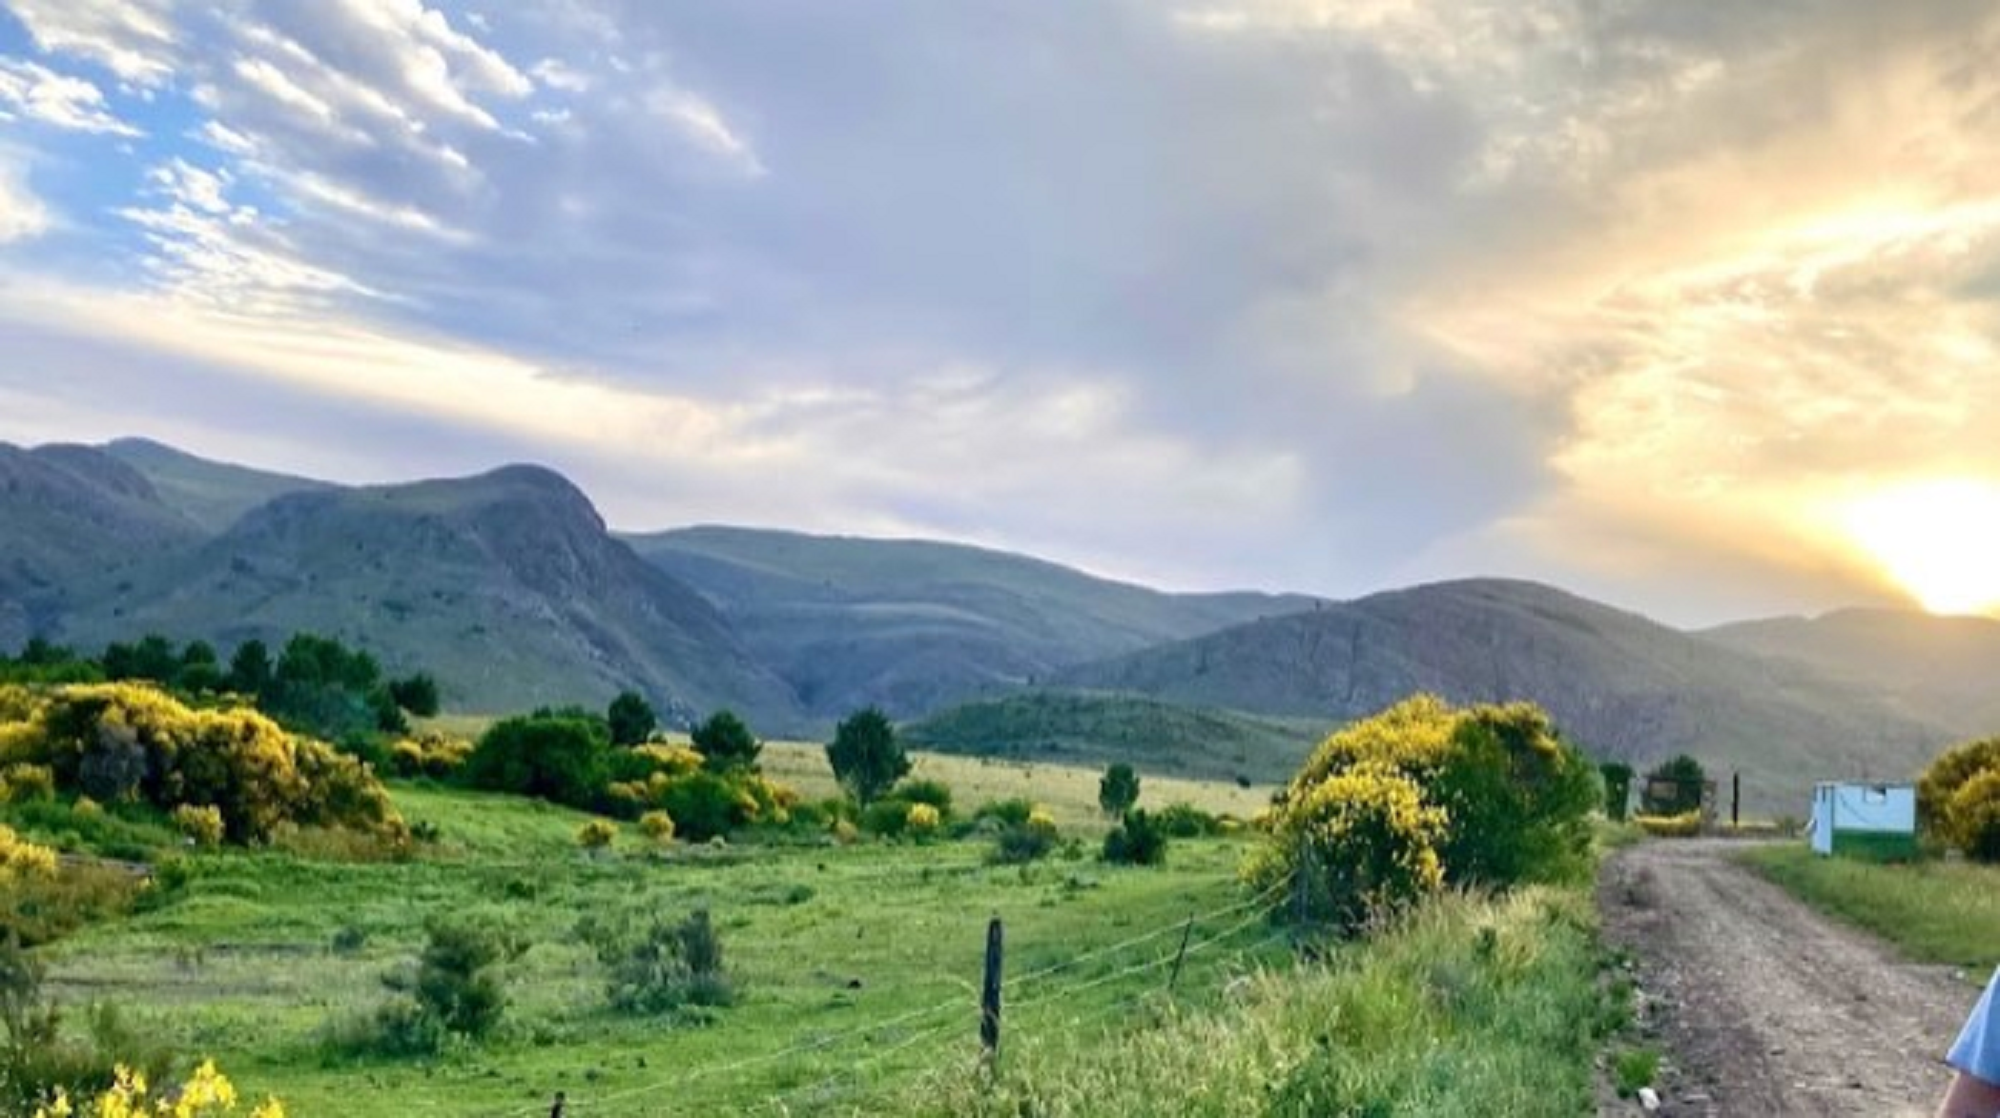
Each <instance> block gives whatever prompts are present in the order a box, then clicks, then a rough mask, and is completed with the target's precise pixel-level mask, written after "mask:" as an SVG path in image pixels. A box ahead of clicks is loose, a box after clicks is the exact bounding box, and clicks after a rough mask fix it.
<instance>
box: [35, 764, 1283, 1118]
mask: <svg viewBox="0 0 2000 1118" xmlns="http://www.w3.org/2000/svg"><path fill="white" fill-rule="evenodd" d="M785 756H786V753H785V751H783V750H780V751H777V752H776V753H775V754H774V755H772V756H771V759H772V761H773V762H779V761H781V759H783V758H784V757H785ZM773 767H774V768H781V767H782V766H780V765H777V764H774V766H773ZM969 768H970V769H972V770H981V767H980V766H977V765H976V764H973V765H970V766H969ZM986 775H987V777H988V779H990V780H991V781H993V782H994V783H993V785H992V787H994V788H995V789H996V790H997V789H1000V788H1003V787H1005V786H1006V785H1007V782H1008V780H1009V779H1021V778H1018V777H1016V778H1003V777H1000V776H999V775H997V774H993V773H987V774H986ZM1053 775H1054V774H1053V773H1052V772H1051V771H1050V770H1049V769H1048V768H1047V767H1041V768H1038V769H1037V771H1036V774H1035V778H1034V787H1035V788H1037V789H1048V788H1051V787H1057V786H1066V785H1067V784H1070V783H1079V782H1081V781H1082V779H1083V777H1082V776H1081V775H1079V776H1074V777H1071V778H1068V779H1066V780H1058V781H1052V780H1051V779H1050V778H1051V777H1052V776H1053ZM394 791H395V798H396V800H397V803H398V806H399V807H400V809H401V810H402V811H403V812H404V814H405V815H406V816H407V817H408V818H410V819H411V820H412V821H424V822H429V823H433V824H435V825H437V826H438V827H439V828H440V830H441V833H442V841H441V844H440V846H439V848H438V851H437V853H436V855H435V856H434V857H430V858H426V859H424V860H421V861H417V862H412V863H406V864H348V863H334V862H323V861H306V860H300V859H298V858H295V857H292V856H289V855H284V854H277V853H241V852H236V853H219V854H213V855H202V856H197V857H194V858H192V859H191V860H190V862H189V865H190V866H191V868H192V870H193V877H192V880H191V881H190V882H189V884H188V885H187V886H186V887H185V888H184V890H183V891H182V892H181V894H180V895H179V896H178V898H177V899H176V900H174V901H173V902H172V903H170V904H167V905H165V906H164V907H161V908H159V909H157V910H155V911H150V912H145V913H141V914H138V915H135V916H133V917H131V918H129V919H125V920H122V921H119V922H117V923H114V924H110V925H103V926H99V927H96V928H92V929H89V930H86V931H84V932H82V933H79V934H77V935H75V936H73V937H71V938H68V939H65V940H63V941H61V942H59V943H58V944H56V945H54V946H52V947H51V948H49V949H47V950H46V951H45V957H46V958H47V959H48V961H49V962H50V964H51V978H52V980H53V988H54V989H55V990H56V992H57V993H58V995H59V996H60V997H62V998H63V999H64V1000H65V1001H68V1002H71V1003H77V1002H83V1001H89V1000H100V999H101V1000H110V1001H114V1002H116V1003H117V1004H119V1005H121V1006H124V1007H128V1008H131V1009H134V1010H135V1011H136V1012H137V1014H138V1016H139V1017H140V1018H141V1019H142V1020H144V1021H145V1022H146V1026H145V1027H146V1029H147V1031H148V1032H149V1033H152V1034H154V1035H157V1036H161V1037H163V1038H165V1039H168V1040H170V1041H171V1042H172V1043H173V1045H174V1047H175V1048H177V1049H178V1050H180V1051H182V1052H184V1053H186V1054H188V1055H190V1056H213V1057H214V1058H216V1059H217V1060H218V1061H219V1062H220V1063H221V1064H222V1066H223V1067H224V1068H225V1069H227V1070H228V1072H229V1073H230V1075H231V1076H232V1077H233V1078H234V1079H235V1080H236V1082H237V1085H238V1086H239V1088H241V1089H243V1090H244V1091H245V1093H246V1095H255V1096H261V1095H263V1094H265V1093H274V1094H277V1095H278V1096H280V1097H281V1098H283V1099H285V1100H286V1101H287V1102H288V1103H290V1104H292V1113H294V1114H297V1115H307V1116H311V1115H320V1114H338V1115H347V1116H355V1118H369V1116H374V1115H382V1116H388V1115H396V1116H403V1115H426V1114H436V1115H499V1114H507V1113H514V1112H516V1111H518V1112H520V1113H522V1114H524V1115H525V1114H530V1113H537V1114H545V1113H547V1104H548V1101H549V1099H550V1097H551V1095H552V1094H553V1092H555V1091H556V1090H563V1091H565V1092H567V1094H568V1096H569V1101H570V1109H569V1113H570V1114H571V1115H577V1116H584V1118H610V1116H614V1115H662V1114H667V1115H671V1114H704V1115H706V1114H720V1113H749V1112H754V1111H756V1110H758V1109H759V1108H763V1109H764V1110H765V1111H766V1112H769V1113H787V1112H811V1113H843V1112H853V1113H861V1112H869V1111H870V1110H872V1109H875V1105H874V1102H873V1100H878V1099H880V1098H882V1097H885V1095H893V1094H895V1093H898V1092H900V1091H902V1090H904V1089H905V1085H906V1083H907V1081H909V1080H911V1079H912V1078H914V1077H916V1076H918V1075H920V1074H921V1073H924V1072H927V1071H930V1070H933V1069H937V1068H941V1067H959V1066H962V1065H963V1063H964V1061H966V1060H968V1059H971V1058H972V1057H973V1056H974V1055H975V1054H976V1052H977V1042H976V1035H977V1008H976V1007H977V988H978V983H979V977H980V960H981V958H982V954H983V951H984V941H985V934H986V924H987V920H988V918H989V917H990V916H995V915H998V916H1000V917H1002V918H1003V919H1004V921H1005V926H1006V937H1007V943H1008V955H1007V962H1008V973H1009V974H1010V975H1012V976H1015V977H1014V979H1013V981H1015V982H1016V985H1015V986H1014V987H1013V988H1010V990H1009V1000H1010V1001H1012V1002H1014V1003H1015V1008H1014V1009H1013V1010H1012V1011H1011V1012H1010V1013H1009V1015H1008V1020H1007V1028H1008V1043H1009V1044H1010V1045H1011V1044H1014V1043H1024V1042H1027V1041H1029V1040H1035V1041H1037V1042H1040V1043H1044V1044H1055V1045H1060V1044H1062V1043H1063V1038H1065V1037H1066V1036H1069V1035H1070V1034H1071V1033H1072V1032H1074V1031H1075V1030H1076V1029H1078V1028H1080V1027H1081V1025H1082V1023H1083V1022H1086V1021H1095V1022H1096V1023H1098V1024H1102V1022H1103V1020H1104V1019H1105V1018H1106V1017H1107V1016H1113V1017H1115V1016H1116V1015H1117V1014H1118V1013H1119V1012H1121V1011H1122V1009H1123V1008H1124V1007H1126V1006H1128V1005H1129V1004H1131V1003H1132V1000H1133V999H1134V998H1135V997H1137V996H1140V995H1144V994H1148V993H1154V994H1157V992H1158V991H1160V990H1161V989H1162V988H1163V986H1164V984H1165V982H1166V977H1167V975H1166V968H1167V964H1168V963H1169V962H1170V957H1171V955H1172V953H1173V951H1174V950H1175V948H1177V947H1178V945H1179V942H1180V935H1181V931H1182V928H1183V925H1184V922H1185V921H1186V920H1187V918H1188V917H1189V916H1190V915H1191V914H1197V913H1218V910H1220V911H1219V914H1217V915H1214V916H1213V917H1211V918H1210V919H1207V920H1203V921H1198V922H1197V923H1196V925H1195V928H1194V931H1193V935H1192V942H1193V949H1192V950H1191V951H1190V954H1189V957H1188V960H1187V962H1186V965H1185V969H1184V973H1183V974H1182V976H1181V979H1180V983H1179V987H1178V992H1177V998H1178V999H1179V1000H1180V1001H1181V1002H1182V1003H1184V1004H1188V1005H1200V1004H1205V1003H1209V1002H1212V1001H1213V1000H1214V999H1215V998H1216V996H1217V992H1218V991H1219V990H1220V988H1221V987H1222V986H1223V984H1224V983H1226V982H1227V981H1229V980H1230V979H1231V978H1233V977H1235V976H1236V975H1238V974H1241V973H1244V972H1245V971H1247V970H1249V969H1252V968H1254V967H1255V966H1256V965H1257V964H1258V962H1259V961H1260V960H1271V961H1279V960H1283V959H1287V958H1288V957H1289V956H1288V954H1287V950H1286V948H1285V946H1284V945H1283V944H1282V943H1280V942H1278V941H1277V938H1276V937H1274V936H1273V935H1272V929H1271V928H1270V927H1269V926H1268V925H1267V924H1265V923H1264V922H1263V919H1262V917H1261V913H1260V912H1259V911H1257V910H1254V909H1251V908H1246V907H1243V903H1244V901H1245V900H1246V895H1245V893H1244V891H1243V889H1242V887H1241V886H1240V885H1239V884H1237V882H1236V879H1235V870H1236V866H1237V863H1238V861H1239V860H1240V858H1241V856H1242V852H1243V847H1242V845H1241V844H1239V843H1232V842H1224V841H1197V842H1181V843H1177V844H1176V845H1175V846H1174V848H1173V850H1172V851H1171V859H1170V864H1169V866H1168V867H1166V868H1164V869H1116V868H1110V867H1106V866H1103V865H1101V864H1099V863H1097V862H1096V861H1095V860H1094V853H1095V850H1094V844H1090V845H1083V846H1082V847H1081V849H1080V851H1079V853H1080V854H1081V856H1080V857H1078V858H1075V859H1074V860H1065V859H1064V858H1062V857H1061V856H1058V857H1057V858H1056V859H1054V860H1051V861H1049V862H1045V863H1041V864H1037V865H1034V866H1030V867H1027V868H1019V867H1000V866H988V865H986V864H985V862H984V855H985V852H986V849H987V847H986V844H984V843H978V842H972V841H965V842H942V843H938V844H935V845H928V846H914V845H888V844H863V845H857V846H853V847H835V846H762V845H743V846H736V847H708V846H701V847H686V846H683V847H679V848H677V849H675V850H674V851H673V852H671V853H670V854H666V855H662V854H660V853H659V852H657V851H654V850H652V849H650V848H648V847H647V846H646V845H645V844H644V843H643V842H642V840H641V839H640V838H639V836H638V835H637V834H636V832H633V831H631V830H630V829H628V831H627V833H626V834H625V835H624V836H623V837H622V838H621V839H620V841H619V844H618V846H617V847H615V848H614V849H613V851H612V852H611V853H610V854H609V855H605V856H589V855H586V854H584V853H582V852H581V851H580V850H579V849H578V848H577V846H576V843H575V839H574V835H575V832H576V830H577V828H578V826H579V825H580V824H581V823H582V822H583V821H584V820H585V819H586V818H588V817H586V816H582V815H579V814H577V813H573V812H569V811H566V810H563V809H559V808H554V807H550V806H547V805H543V804H539V803H535V802H532V801H525V800H521V799H517V798H512V797H500V796H487V795H480V794H475V793H467V792H460V791H444V790H437V789H429V788H422V787H416V786H399V787H397V788H396V789H395V790H394ZM1231 791H1235V789H1233V788H1232V789H1231ZM984 794H985V793H984V792H975V791H974V790H973V789H971V788H965V789H963V790H962V791H961V796H963V797H965V799H966V802H968V803H971V802H975V801H976V799H977V798H978V797H979V796H981V795H984ZM994 794H1000V793H999V792H998V791H996V792H995V793H994ZM1091 795H1092V797H1093V799H1094V795H1095V788H1094V785H1093V786H1092V789H1091ZM1082 810H1083V808H1082V801H1081V800H1080V799H1079V800H1076V802H1074V803H1071V804H1070V805H1069V806H1068V807H1067V808H1065V809H1064V814H1066V815H1069V816H1072V817H1076V816H1078V814H1079V813H1080V812H1082ZM696 907H706V908H708V909H709V910H710V911H711V912H712V914H713V918H714V920H715V923H716V925H717V927H718V928H719V929H720V930H721V934H722V938H723V943H724V948H725V953H726V958H727V960H728V963H729V966H730V968H731V970H732V972H733V973H734V975H735V976H736V978H737V979H738V980H739V981H740V983H741V984H742V988H743V990H744V997H743V999H742V1000H741V1002H740V1003H739V1004H738V1005H736V1006H734V1007H731V1008H727V1009H721V1010H712V1011H700V1012H690V1013H687V1014H684V1015H682V1016H679V1017H670V1018H665V1019H643V1018H633V1017H627V1016H621V1015H618V1014H615V1013H614V1012H612V1011H611V1010H610V1009H609V1008H608V1007H607V1006H606V1005H605V999H604V986H603V979H602V975H601V971H600V967H599V964H598V963H597V961H596V959H595V957H594V956H593V955H592V953H591V952H590V950H589V949H588V948H586V947H584V946H583V945H582V944H581V943H579V942H578V937H577V936H576V935H575V933H574V931H573V929H574V928H575V926H576V924H577V921H578V919H579V918H580V917H584V916H587V915H597V916H609V915H616V914H619V913H637V914H661V915H666V916H670V917H680V916H684V915H685V914H686V913H688V912H689V911H691V910H693V909H694V908H696ZM444 915H449V916H455V917H460V918H469V919H472V920H476V921H478V922H479V923H482V924H485V925H487V926H489V927H494V928H501V929H505V930H507V931H508V932H509V933H511V934H512V935H515V936H517V937H520V938H521V939H523V940H525V941H526V942H528V943H530V944H532V946H530V947H529V948H528V949H527V950H526V952H525V953H524V954H522V955H521V956H520V957H519V958H518V959H517V960H515V961H514V962H512V963H510V964H508V965H507V967H506V975H507V982H508V990H509V995H510V998H511V1000H512V1005H511V1007H510V1009H509V1011H508V1020H509V1023H508V1024H507V1025H505V1026H504V1027H503V1032H502V1035H501V1036H500V1037H499V1038H497V1039H495V1040H491V1041H488V1042H487V1043H485V1044H483V1045H481V1046H478V1047H476V1048H467V1049H465V1050H462V1051H458V1052H454V1053H449V1054H447V1055H446V1056H444V1057H442V1058H439V1059H434V1060H418V1061H408V1060H405V1061H397V1060H379V1061H378V1060H361V1061H359V1062H355V1061H352V1060H351V1059H349V1058H345V1057H342V1058H329V1057H328V1056H326V1055H325V1053H324V1052H323V1050H322V1046H321V1044H320V1043H319V1040H318V1036H319V1033H320V1031H321V1030H322V1029H323V1028H324V1027H325V1026H326V1025H327V1024H328V1022H330V1021H334V1020H337V1019H340V1018H342V1017H344V1016H352V1015H355V1014H359V1013H364V1012H366V1011H367V1010H368V1009H369V1008H370V1007H372V1006H373V1005H375V1004H376V1003H378V1002H380V1001H382V1000H383V999H384V998H385V997H386V996H387V992H386V991H385V990H384V989H383V988H382V986H381V983H380V981H379V979H380V976H381V975H382V974H383V973H384V972H386V971H389V970H390V969H392V968H394V967H397V966H399V965H403V964H405V961H406V960H409V959H411V958H412V957H414V955H415V953H416V952H417V950H418V949H419V947H420V946H421V942H422V930H421V929H422V926H423V923H424V921H425V919H426V918H429V917H433V916H444ZM343 930H347V931H348V934H349V935H350V936H351V935H353V934H354V933H356V932H358V933H361V934H363V935H365V937H366V939H365V943H364V945H363V946H362V947H361V948H360V949H359V950H358V951H351V952H336V951H335V950H334V949H333V948H332V946H331V945H332V943H333V941H334V937H335V935H336V933H340V932H342V931H343ZM1139 937H1145V938H1143V939H1140V942H1137V943H1128V941H1131V940H1134V939H1137V938H1139ZM1120 944H1125V946H1122V947H1121V946H1118V945H1120ZM1107 948H1109V950H1107ZM1049 968H1058V969H1056V970H1055V971H1053V972H1052V973H1047V974H1042V975H1039V976H1037V975H1036V973H1035V972H1038V971H1045V970H1048V969H1049Z"/></svg>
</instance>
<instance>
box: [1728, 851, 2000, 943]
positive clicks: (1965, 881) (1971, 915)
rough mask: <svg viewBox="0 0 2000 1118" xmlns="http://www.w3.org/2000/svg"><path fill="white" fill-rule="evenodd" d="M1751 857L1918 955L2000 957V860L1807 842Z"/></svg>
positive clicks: (1828, 908)
mask: <svg viewBox="0 0 2000 1118" xmlns="http://www.w3.org/2000/svg"><path fill="white" fill-rule="evenodd" d="M1742 857H1743V860H1744V861H1745V863H1746V864H1748V865H1750V866H1751V867H1752V868H1754V869H1756V870H1757V871H1758V872H1759V873H1761V874H1763V875H1764V876H1765V877H1767V878H1769V879H1770V880H1772V881H1773V882H1776V883H1777V884H1778V885H1780V886H1782V887H1784V888H1785V889H1786V890H1788V891H1790V892H1791V893H1792V894H1794V895H1795V896H1797V897H1799V898H1800V899H1801V900H1803V901H1805V902H1806V903H1807V904H1809V905H1812V906H1813V907H1814V908H1817V909H1819V910H1821V911H1822V912H1825V913H1827V914H1829V915H1831V916H1834V917H1837V918H1839V919H1841V920H1845V921H1847V922H1848V923H1851V924H1855V925H1857V926H1859V927H1862V928H1866V929H1867V930H1869V931H1871V932H1873V933H1875V934H1876V935H1879V936H1881V937H1882V938H1884V939H1886V940H1888V941H1889V942H1891V943H1893V944H1895V945H1896V946H1897V947H1898V948H1900V949H1901V950H1902V951H1903V952H1904V953H1905V954H1907V955H1909V956H1910V957H1911V958H1914V959H1918V960H1920V961H1923V962H1930V963H1950V964H1955V965H1958V966H1964V967H1969V968H1976V969H1978V970H1980V971H1981V972H1982V973H1983V972H1984V971H1985V970H1986V969H1987V968H1990V967H1992V966H1995V965H1996V964H2000V937H1996V936H1995V934H1994V930H1995V929H1996V928H2000V868H1994V867H1990V866H1978V865H1972V864H1969V863H1964V862H1941V861H1924V862H1917V863H1914V864H1908V865H1895V864H1889V865H1884V864H1879V863H1874V862H1863V861H1856V860H1854V859H1851V858H1821V857H1818V856H1816V855H1814V854H1813V853H1812V851H1810V850H1809V849H1807V848H1806V847H1805V846H1804V845H1802V844H1798V845H1784V846H1770V847H1763V848H1761V849H1757V850H1750V851H1745V852H1744V854H1743V855H1742Z"/></svg>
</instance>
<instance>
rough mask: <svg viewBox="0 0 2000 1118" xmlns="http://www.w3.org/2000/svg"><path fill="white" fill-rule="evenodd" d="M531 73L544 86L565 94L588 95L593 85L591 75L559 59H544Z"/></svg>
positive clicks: (536, 64)
mask: <svg viewBox="0 0 2000 1118" xmlns="http://www.w3.org/2000/svg"><path fill="white" fill-rule="evenodd" d="M530 72H531V73H532V74H534V75H535V78H536V79H537V80H538V81H540V82H541V83H542V84H543V85H545V86H548V87H549V88H550V89H559V90H561V91H563V92H564V93H587V92H589V91H590V87H591V85H592V84H593V83H592V82H591V80H590V75H588V74H586V73H584V72H583V71H581V70H578V69H576V68H574V67H572V66H570V65H569V64H568V63H567V62H564V61H562V60H561V59H557V58H544V59H542V60H541V61H540V62H537V63H535V65H534V69H533V70H531V71H530Z"/></svg>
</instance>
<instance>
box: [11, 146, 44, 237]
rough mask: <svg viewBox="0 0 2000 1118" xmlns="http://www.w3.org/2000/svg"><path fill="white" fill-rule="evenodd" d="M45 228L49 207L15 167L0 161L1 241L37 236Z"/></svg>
mask: <svg viewBox="0 0 2000 1118" xmlns="http://www.w3.org/2000/svg"><path fill="white" fill-rule="evenodd" d="M48 228H49V210H48V207H47V206H45V205H43V204H42V201H41V199H39V198H37V197H35V195H34V192H33V191H32V190H30V189H29V187H28V184H27V183H26V181H24V176H23V175H22V174H21V172H20V169H19V168H18V167H15V166H11V165H9V164H8V163H7V162H5V161H0V245H5V244H13V243H15V242H17V241H25V240H29V239H31V238H34V237H38V236H40V235H42V234H43V233H45V232H47V231H48Z"/></svg>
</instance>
